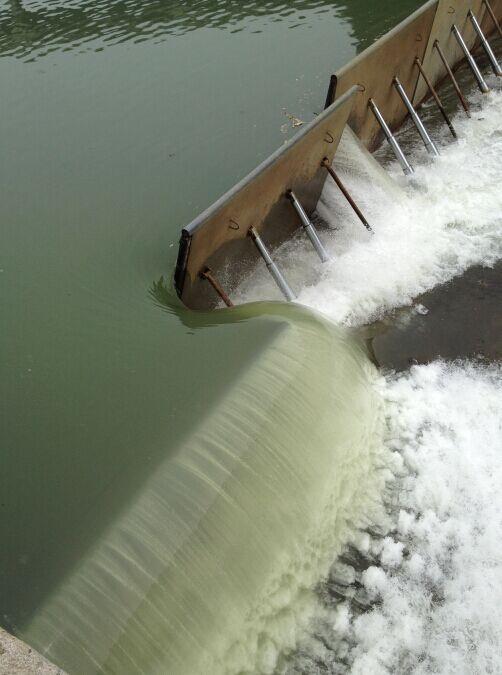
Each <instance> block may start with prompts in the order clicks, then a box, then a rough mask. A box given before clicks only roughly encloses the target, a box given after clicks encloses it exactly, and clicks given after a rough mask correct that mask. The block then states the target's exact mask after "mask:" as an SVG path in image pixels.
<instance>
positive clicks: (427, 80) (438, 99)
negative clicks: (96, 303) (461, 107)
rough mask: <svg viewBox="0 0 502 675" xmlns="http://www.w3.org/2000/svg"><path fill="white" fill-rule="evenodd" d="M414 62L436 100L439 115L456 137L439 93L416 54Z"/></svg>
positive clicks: (455, 136)
mask: <svg viewBox="0 0 502 675" xmlns="http://www.w3.org/2000/svg"><path fill="white" fill-rule="evenodd" d="M415 63H416V65H417V68H418V70H419V71H420V74H421V75H422V77H423V78H424V81H425V84H426V85H427V87H428V89H429V91H430V93H431V95H432V97H433V98H434V100H435V101H436V105H437V107H438V109H439V112H440V113H441V115H442V116H443V119H444V121H445V122H446V124H447V125H448V128H449V130H450V132H451V135H452V136H453V138H457V132H456V131H455V127H454V126H453V124H452V122H451V120H450V118H449V116H448V113H447V112H446V110H445V107H444V105H443V103H442V101H441V99H440V98H439V94H438V93H437V91H436V90H435V89H434V87H433V85H432V82H431V81H430V79H429V76H428V75H427V73H426V72H425V70H424V67H423V65H422V62H421V61H420V59H419V58H418V56H417V57H416V59H415Z"/></svg>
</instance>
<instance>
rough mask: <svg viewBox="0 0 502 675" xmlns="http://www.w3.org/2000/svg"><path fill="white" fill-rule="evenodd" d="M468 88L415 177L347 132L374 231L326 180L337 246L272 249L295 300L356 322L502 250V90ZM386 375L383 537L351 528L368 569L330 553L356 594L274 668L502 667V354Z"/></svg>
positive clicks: (325, 202)
mask: <svg viewBox="0 0 502 675" xmlns="http://www.w3.org/2000/svg"><path fill="white" fill-rule="evenodd" d="M492 84H493V81H492ZM472 100H473V103H474V106H475V110H476V112H475V114H474V115H473V118H472V120H467V119H464V118H463V117H462V116H461V115H460V114H459V115H458V116H457V117H456V119H455V120H454V123H455V127H456V129H457V131H458V134H459V140H458V142H456V143H452V142H450V141H448V140H447V137H446V135H443V143H442V146H441V157H440V158H439V159H437V160H435V161H434V162H429V161H427V160H426V158H425V155H424V150H423V147H421V146H419V145H418V144H416V145H415V146H414V149H413V154H412V161H413V164H414V166H415V169H416V173H415V177H414V179H413V180H412V181H411V182H410V181H407V180H406V179H404V178H403V177H402V175H401V174H400V173H399V168H398V167H397V166H396V165H392V166H391V168H390V173H391V176H392V178H393V179H394V182H393V183H392V185H390V184H389V179H388V176H387V174H386V173H385V172H383V171H382V170H380V168H379V167H376V166H375V165H374V164H372V163H371V162H370V163H369V164H368V161H367V159H365V160H364V161H361V154H360V153H359V152H358V151H357V147H356V145H355V144H354V142H353V140H351V139H350V138H345V143H344V146H343V147H342V156H341V159H340V157H339V156H337V163H336V167H337V169H338V171H339V174H340V175H341V177H342V178H343V180H344V182H345V183H346V184H347V186H348V187H349V189H350V191H351V192H352V194H353V195H354V197H355V198H356V201H357V202H358V203H359V205H360V206H361V208H362V210H363V212H364V213H365V215H366V216H367V218H368V220H369V221H370V223H371V225H372V227H373V229H374V232H375V234H374V235H373V236H371V235H370V234H368V233H366V232H365V230H364V229H363V228H362V226H361V224H360V223H359V221H358V220H357V219H356V218H355V217H354V215H353V214H352V212H351V211H350V209H349V208H348V207H347V205H346V204H345V203H344V202H343V198H341V196H340V194H339V193H338V192H337V190H336V188H335V187H334V186H333V185H332V184H331V183H327V185H326V188H325V190H324V193H323V196H322V203H321V204H320V207H319V213H320V215H321V217H322V218H323V220H324V221H326V222H328V223H329V225H330V228H331V233H330V234H328V235H326V232H323V231H321V236H322V237H323V239H324V241H325V242H326V244H327V246H328V247H329V250H330V252H331V254H332V256H333V259H332V261H331V262H330V263H328V264H327V265H325V266H322V267H321V266H320V264H319V262H318V260H317V259H316V258H315V255H314V254H313V253H312V251H310V250H309V247H308V242H307V241H306V240H305V238H304V237H303V235H302V234H300V235H299V236H298V237H297V238H296V239H295V240H294V241H292V242H288V243H287V244H285V245H284V246H283V247H282V248H281V249H280V250H279V251H278V252H277V253H276V259H277V261H278V263H279V264H280V266H281V268H282V269H283V271H284V272H285V274H286V276H287V278H288V280H289V281H290V283H291V285H292V286H293V287H294V289H295V291H296V292H297V293H298V301H299V302H301V303H303V304H306V305H308V306H310V307H312V308H315V309H317V310H320V311H322V312H323V313H324V314H326V315H327V316H329V317H330V318H331V319H332V320H334V321H335V322H337V323H343V324H347V325H361V324H365V323H369V322H371V321H372V320H375V319H377V318H380V317H381V316H382V315H383V314H384V313H386V312H388V311H392V310H393V309H395V308H397V307H400V306H406V305H410V304H413V301H414V298H416V296H417V295H419V294H421V293H423V292H425V291H427V290H430V289H432V288H433V287H435V286H437V285H438V284H441V283H444V282H447V281H448V280H450V279H452V278H453V277H455V276H457V275H459V274H462V273H463V272H464V271H465V270H466V269H468V268H469V267H470V266H472V265H475V264H482V265H485V266H491V265H493V264H494V263H495V262H496V261H497V260H499V259H501V258H502V190H501V189H500V184H501V177H502V162H501V157H502V131H501V128H502V92H501V91H500V89H498V90H494V91H492V92H491V93H490V94H489V95H488V96H484V97H481V95H474V96H473V97H472ZM476 106H477V107H476ZM406 133H408V132H406ZM250 297H253V298H263V297H274V298H278V297H279V296H278V293H277V290H276V289H275V288H274V287H273V285H272V283H271V282H270V280H269V278H268V276H267V272H266V270H265V268H264V267H262V266H261V265H259V266H258V267H257V269H256V270H255V272H254V274H253V276H252V278H250V279H248V280H247V281H246V283H245V284H244V285H243V286H242V287H241V289H240V299H241V300H248V299H249V298H250ZM415 310H416V311H419V312H422V311H424V308H422V307H421V306H417V307H416V308H415ZM425 311H426V310H425ZM380 390H381V393H382V394H383V396H384V398H385V400H386V410H387V422H388V432H387V440H386V447H387V461H388V464H389V466H392V464H393V466H394V481H395V483H394V484H393V485H392V482H391V486H392V488H389V489H391V493H390V494H391V499H390V500H389V493H387V494H386V495H384V498H386V499H387V501H388V508H389V516H388V517H389V518H390V520H388V521H387V522H383V521H382V522H380V524H379V525H380V529H381V530H382V531H383V533H384V536H383V537H372V536H369V535H368V534H365V533H362V534H360V535H359V540H357V537H356V535H354V545H355V547H356V548H357V549H358V550H359V553H360V555H361V556H362V557H363V558H365V559H366V560H368V561H369V563H368V565H367V566H366V569H364V571H363V570H359V571H358V569H357V566H355V567H351V566H350V565H349V566H348V567H347V566H344V565H340V563H339V562H337V563H335V568H336V572H335V578H337V579H338V580H339V579H340V576H341V577H344V579H343V583H342V585H341V587H343V586H344V584H346V585H347V586H346V588H347V589H348V591H347V594H348V600H347V601H345V602H343V601H340V600H338V601H333V597H335V596H333V595H332V597H331V604H330V602H329V601H328V602H327V604H326V606H324V607H323V608H322V609H320V610H319V612H318V615H317V619H316V620H315V621H314V622H313V623H312V625H311V630H310V633H309V635H308V636H306V637H305V638H304V639H303V640H302V641H301V642H300V644H299V645H298V647H297V650H296V653H295V656H294V658H292V659H286V661H285V662H284V663H283V664H282V665H281V667H280V669H279V671H278V672H281V673H288V674H291V673H295V674H298V673H302V674H304V673H312V674H314V673H315V674H319V673H324V672H327V673H347V672H351V673H353V674H354V675H368V674H371V675H380V674H382V675H383V674H384V673H385V674H390V673H392V674H394V673H418V674H425V673H440V674H441V675H443V674H451V675H454V674H455V675H472V674H479V675H481V674H484V673H502V614H501V609H500V607H502V553H501V551H500V545H499V539H500V537H499V531H500V527H501V525H502V498H501V497H500V486H501V485H502V370H501V368H500V366H498V365H492V366H479V365H474V364H472V363H468V362H463V363H462V362H458V363H455V364H446V363H444V362H441V361H439V362H436V363H432V364H429V365H426V366H417V367H413V368H412V369H411V371H410V372H408V373H406V374H403V375H400V376H395V375H392V374H391V375H388V376H386V377H382V379H381V382H380ZM391 516H392V517H391ZM332 579H333V577H331V578H330V579H328V580H327V581H326V583H324V582H323V584H322V588H323V592H324V594H325V595H328V596H329V594H330V583H331V581H332ZM335 595H336V594H335ZM354 599H356V601H357V602H355V603H354ZM358 602H359V603H360V604H359V607H358ZM361 603H362V605H363V606H364V605H365V603H366V605H365V606H366V611H361ZM372 604H373V608H372V609H371V606H372Z"/></svg>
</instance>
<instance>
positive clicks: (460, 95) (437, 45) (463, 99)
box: [434, 40, 471, 117]
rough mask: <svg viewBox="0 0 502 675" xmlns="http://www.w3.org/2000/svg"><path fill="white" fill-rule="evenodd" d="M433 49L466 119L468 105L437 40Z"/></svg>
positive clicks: (468, 112) (468, 115)
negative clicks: (446, 74) (441, 63)
mask: <svg viewBox="0 0 502 675" xmlns="http://www.w3.org/2000/svg"><path fill="white" fill-rule="evenodd" d="M434 47H435V48H436V51H437V53H438V54H439V58H440V59H441V61H442V62H443V66H444V67H445V69H446V72H447V73H448V77H449V78H450V80H451V83H452V85H453V88H454V89H455V92H456V94H457V96H458V98H459V101H460V103H461V104H462V108H463V109H464V110H465V114H466V115H467V117H470V116H471V111H470V108H469V104H468V103H467V100H466V98H465V96H464V95H463V94H462V90H461V89H460V87H459V84H458V82H457V78H456V77H455V75H454V74H453V70H452V69H451V67H450V64H449V63H448V59H447V58H446V56H445V55H444V52H443V50H442V49H441V46H440V44H439V42H438V41H437V40H435V41H434Z"/></svg>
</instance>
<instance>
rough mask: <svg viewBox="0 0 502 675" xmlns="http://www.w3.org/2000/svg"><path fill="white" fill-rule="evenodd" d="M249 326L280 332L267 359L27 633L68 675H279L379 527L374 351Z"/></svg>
mask: <svg viewBox="0 0 502 675" xmlns="http://www.w3.org/2000/svg"><path fill="white" fill-rule="evenodd" d="M238 313H239V318H240V320H243V319H245V318H246V317H250V316H257V315H259V314H262V315H263V314H267V315H269V316H270V317H275V321H276V322H277V331H276V336H275V338H274V339H273V341H272V343H271V345H270V347H269V349H268V350H267V352H266V354H265V355H262V357H261V358H260V359H257V360H256V361H255V362H254V363H253V365H252V366H251V367H250V368H249V369H248V371H247V372H246V373H244V374H243V375H242V376H241V377H240V379H239V380H238V381H237V382H236V383H235V386H234V387H233V388H232V390H231V391H230V392H229V393H228V395H227V396H226V397H225V399H224V400H223V401H222V402H221V404H220V405H218V406H217V407H216V408H215V409H214V411H213V412H212V413H211V414H209V415H208V416H207V417H206V419H204V420H201V421H199V422H198V424H197V426H196V427H195V428H194V430H193V433H192V434H191V435H190V437H189V438H188V439H187V440H186V441H185V442H184V443H183V445H182V446H181V447H180V448H179V449H178V452H177V453H176V454H175V456H174V457H173V458H172V459H170V460H166V461H165V462H164V464H162V465H161V466H159V467H158V469H157V471H156V472H155V474H154V475H153V476H152V477H151V478H150V479H149V480H148V481H147V483H146V484H145V485H144V487H143V488H142V489H141V490H140V492H139V493H138V494H137V495H136V496H135V498H133V499H132V500H131V503H130V505H129V506H128V507H127V508H126V509H125V510H124V511H123V512H122V514H121V515H120V516H119V517H118V518H117V519H116V521H115V523H114V524H113V525H112V526H111V527H110V528H109V529H108V530H107V531H106V532H105V533H104V534H103V536H102V537H101V538H100V540H99V541H98V542H97V543H96V545H95V546H94V547H93V549H92V550H91V551H90V552H89V553H88V555H86V556H85V558H84V559H83V560H82V561H81V562H80V564H79V565H78V566H77V567H76V568H75V569H73V571H72V572H71V573H70V574H69V575H68V576H67V577H66V579H64V580H63V581H62V583H61V584H60V586H59V588H58V589H57V590H56V591H55V592H54V593H53V594H52V595H51V597H49V598H48V600H47V601H46V602H45V604H44V605H43V606H42V607H41V608H40V609H39V611H38V612H37V613H36V615H35V616H34V618H33V620H32V621H31V623H30V624H29V625H28V627H27V629H26V630H25V631H24V633H23V637H24V638H25V639H26V640H27V641H28V642H29V643H30V644H32V645H34V646H35V647H36V648H38V649H39V650H40V651H42V652H43V653H44V654H45V655H46V656H47V657H48V658H50V659H51V660H53V661H54V662H55V663H57V664H59V665H61V666H62V667H64V668H66V669H67V670H68V671H69V672H80V673H86V674H90V673H98V672H100V673H101V672H102V673H126V672H148V673H166V672H170V673H171V672H172V673H174V672H176V673H177V674H179V675H181V674H183V673H186V674H187V675H189V674H191V673H207V674H209V673H235V672H272V670H273V668H274V666H275V664H276V661H277V657H278V655H279V653H280V652H282V651H284V650H286V651H287V650H288V648H289V649H291V648H293V647H294V645H295V642H296V639H297V636H298V631H299V630H300V629H301V628H302V626H305V623H306V622H307V621H308V619H309V617H310V616H311V614H312V612H313V608H314V606H315V602H316V599H315V595H314V593H313V591H312V588H313V586H314V585H315V583H316V582H317V581H318V580H319V578H320V577H322V576H323V575H324V574H325V573H326V572H327V570H328V568H329V565H330V564H331V562H332V560H333V556H334V555H336V553H337V552H338V551H339V550H340V549H341V547H342V546H343V545H344V544H345V543H346V541H347V539H348V537H349V536H350V532H352V531H353V527H354V524H357V523H359V522H366V521H367V518H368V517H369V514H370V513H371V509H372V499H373V498H374V496H375V495H376V494H378V491H379V490H380V489H381V480H382V479H381V472H379V471H377V470H376V468H377V467H379V466H380V464H381V462H380V453H381V437H382V421H381V406H380V401H379V399H378V396H377V395H376V393H375V391H374V389H373V388H372V380H373V379H374V377H375V370H374V368H373V366H372V365H371V363H370V361H369V360H368V358H367V356H366V355H365V352H364V350H363V349H362V347H361V346H360V344H359V343H358V342H357V341H356V340H355V339H354V338H353V337H352V336H350V335H349V334H347V333H346V332H344V331H343V330H341V329H338V328H336V327H334V326H332V325H331V324H330V323H329V322H327V321H325V320H324V319H322V318H321V317H319V316H317V315H314V314H312V313H311V312H310V311H309V310H305V309H302V308H300V307H297V306H281V305H276V304H258V305H248V306H246V307H242V308H240V309H239V310H238Z"/></svg>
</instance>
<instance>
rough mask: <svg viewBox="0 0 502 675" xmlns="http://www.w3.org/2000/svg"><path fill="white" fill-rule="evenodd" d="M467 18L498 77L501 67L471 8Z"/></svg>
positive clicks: (501, 71)
mask: <svg viewBox="0 0 502 675" xmlns="http://www.w3.org/2000/svg"><path fill="white" fill-rule="evenodd" d="M469 18H470V20H471V23H472V25H473V27H474V30H475V31H476V34H477V36H478V38H479V39H480V40H481V44H482V45H483V49H484V50H485V52H486V55H487V57H488V59H489V61H490V63H491V65H492V68H493V72H494V73H495V75H498V76H499V77H500V76H501V75H502V68H501V67H500V65H499V62H498V61H497V57H496V56H495V54H494V53H493V50H492V48H491V47H490V43H489V42H488V40H487V39H486V37H485V34H484V33H483V31H482V30H481V26H480V25H479V23H478V20H477V19H476V17H475V16H474V14H473V12H472V10H471V9H470V10H469Z"/></svg>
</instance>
